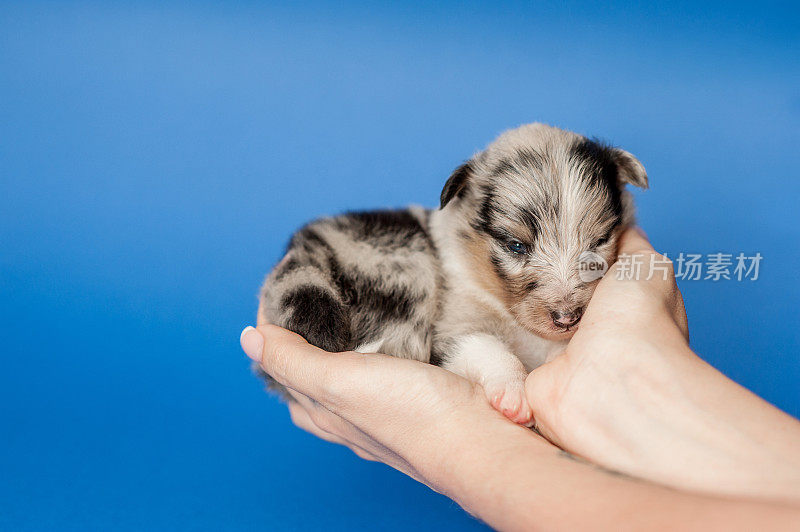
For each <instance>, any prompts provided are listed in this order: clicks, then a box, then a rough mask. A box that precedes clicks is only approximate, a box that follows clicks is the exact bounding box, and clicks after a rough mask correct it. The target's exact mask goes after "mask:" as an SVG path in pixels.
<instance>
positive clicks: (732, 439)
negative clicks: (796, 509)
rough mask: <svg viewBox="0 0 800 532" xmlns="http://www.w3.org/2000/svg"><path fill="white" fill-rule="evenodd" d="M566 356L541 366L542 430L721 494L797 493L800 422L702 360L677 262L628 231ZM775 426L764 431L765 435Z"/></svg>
mask: <svg viewBox="0 0 800 532" xmlns="http://www.w3.org/2000/svg"><path fill="white" fill-rule="evenodd" d="M619 253H620V254H621V255H622V254H626V255H629V256H636V257H638V258H639V260H638V263H639V264H641V272H640V275H639V276H638V278H636V279H630V280H629V279H621V278H619V276H618V271H619V268H620V267H621V266H620V264H619V263H617V264H615V265H613V266H612V267H611V268H610V269H609V271H608V273H607V274H606V276H605V277H604V278H603V279H602V280H601V281H600V282H599V284H598V286H597V289H596V291H595V293H594V296H593V297H592V300H591V302H590V303H589V305H588V307H587V309H586V312H585V314H584V316H583V319H582V321H581V325H580V328H579V330H578V331H577V332H576V333H575V335H574V337H573V338H572V340H571V341H570V343H569V344H568V346H567V349H566V351H565V352H564V354H562V355H561V356H559V357H557V358H555V359H554V360H552V361H550V362H548V363H547V364H544V365H543V366H541V367H539V368H537V369H536V370H534V371H533V372H532V373H531V374H530V375H529V376H528V379H527V381H526V394H527V398H528V401H529V402H530V404H531V407H532V409H533V411H534V418H535V422H536V427H537V429H538V430H539V431H540V432H541V433H542V434H543V435H545V436H546V437H547V438H548V439H549V440H551V441H552V442H555V443H556V444H558V445H559V446H561V447H562V448H564V449H565V450H568V451H569V452H571V453H574V454H576V455H579V456H581V457H583V458H585V459H587V460H590V461H592V462H595V463H597V464H600V465H603V466H605V467H608V468H611V469H614V470H617V471H621V472H625V473H628V474H632V475H635V476H639V477H641V478H647V479H650V480H655V481H659V482H662V483H665V484H669V485H672V486H676V487H682V488H691V489H699V490H704V491H709V492H714V493H725V494H735V495H761V496H775V497H797V496H800V456H799V455H798V449H800V424H798V423H797V421H796V420H794V419H793V418H791V417H790V416H787V415H786V414H784V413H782V412H780V411H778V410H777V409H775V408H774V407H772V406H771V405H768V404H767V403H765V402H764V401H763V400H761V399H759V398H758V397H756V396H754V395H753V394H751V393H750V392H748V391H747V390H745V389H744V388H741V387H740V386H738V385H737V384H735V383H733V382H732V381H730V380H728V379H727V378H726V377H725V376H723V375H722V374H721V373H719V372H718V371H716V370H715V369H714V368H712V367H711V366H709V365H708V364H706V363H705V362H703V361H702V360H701V359H700V358H698V357H697V356H696V355H695V354H694V353H693V352H692V350H691V349H690V348H689V345H688V328H687V320H686V313H685V309H684V305H683V299H682V297H681V294H680V291H679V290H678V288H677V286H676V283H675V278H674V273H673V271H672V268H671V265H668V266H667V268H666V272H665V273H662V272H661V271H655V270H653V271H652V275H651V271H650V270H651V265H652V264H653V263H651V257H652V259H653V260H654V261H655V264H656V265H660V264H661V263H662V262H663V263H665V264H667V263H668V261H665V257H663V256H661V255H659V254H657V253H656V252H655V251H654V250H653V248H652V246H650V244H649V242H648V241H647V239H646V238H645V237H644V235H643V234H641V233H639V232H638V231H637V230H635V229H629V230H627V231H626V232H625V233H624V234H623V235H622V238H621V241H620V249H619ZM767 434H769V436H768V437H765V436H766V435H767Z"/></svg>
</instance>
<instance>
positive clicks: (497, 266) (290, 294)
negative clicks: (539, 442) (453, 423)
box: [261, 124, 647, 424]
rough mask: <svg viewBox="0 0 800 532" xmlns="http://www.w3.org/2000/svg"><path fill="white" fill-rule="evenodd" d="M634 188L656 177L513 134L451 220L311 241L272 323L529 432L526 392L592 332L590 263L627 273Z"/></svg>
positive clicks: (349, 226)
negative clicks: (400, 367) (622, 241)
mask: <svg viewBox="0 0 800 532" xmlns="http://www.w3.org/2000/svg"><path fill="white" fill-rule="evenodd" d="M628 183H629V184H632V185H635V186H638V187H642V188H646V187H647V174H646V173H645V169H644V167H643V166H642V164H641V163H640V162H639V161H638V160H637V159H636V158H635V157H634V156H633V155H631V154H630V153H628V152H626V151H624V150H621V149H618V148H613V147H610V146H606V145H604V144H601V143H599V142H597V141H594V140H590V139H587V138H585V137H583V136H580V135H577V134H575V133H571V132H568V131H564V130H561V129H557V128H554V127H550V126H546V125H543V124H529V125H525V126H522V127H519V128H517V129H513V130H510V131H507V132H505V133H503V134H502V135H500V137H498V138H497V139H496V140H495V141H494V142H492V143H491V144H490V145H489V146H488V147H487V148H486V149H485V150H484V151H482V152H480V153H478V154H476V155H475V156H473V157H472V158H471V159H470V160H469V161H467V162H466V163H464V164H463V165H461V166H460V167H458V168H457V169H456V170H455V171H454V172H453V174H452V175H451V176H450V178H449V179H448V180H447V182H446V183H445V185H444V189H443V190H442V194H441V206H440V208H439V209H437V210H424V209H422V208H418V207H411V208H409V209H405V210H395V211H373V212H357V213H349V214H344V215H341V216H337V217H333V218H323V219H320V220H317V221H314V222H311V223H310V224H308V225H307V226H305V227H304V228H302V229H301V230H300V231H298V232H297V233H296V234H295V235H294V237H293V238H292V240H291V242H290V244H289V247H288V250H287V253H286V256H285V257H284V258H283V259H282V260H281V261H280V262H279V264H278V265H277V266H276V267H275V268H274V270H273V271H272V272H271V273H270V274H269V276H268V277H267V279H266V282H265V283H264V286H263V288H262V290H261V309H262V310H261V312H262V313H263V317H264V318H265V319H266V320H267V321H268V322H270V323H273V324H276V325H280V326H281V327H285V328H287V329H290V330H292V331H295V332H297V333H299V334H301V335H302V336H304V337H305V338H306V340H308V341H309V342H310V343H312V344H314V345H317V346H319V347H321V348H323V349H325V350H327V351H334V352H340V351H346V350H355V351H360V352H364V353H372V352H381V353H387V354H390V355H394V356H398V357H403V358H410V359H415V360H419V361H423V362H430V363H432V364H436V365H439V366H441V367H443V368H445V369H448V370H450V371H453V372H455V373H457V374H459V375H461V376H463V377H466V378H467V379H469V380H471V381H473V382H476V383H478V384H480V385H481V386H482V387H483V389H484V391H485V393H486V396H487V398H488V400H489V401H490V402H491V404H492V405H493V406H494V407H495V408H496V409H497V410H499V411H500V412H502V413H503V414H504V415H506V416H507V417H508V418H509V419H511V420H513V421H515V422H517V423H520V424H529V423H530V422H531V417H532V415H531V410H530V407H529V406H528V404H527V402H526V400H525V395H524V381H525V378H526V376H527V374H528V372H530V370H532V369H534V368H536V367H537V366H539V365H540V364H542V363H543V362H545V361H546V360H548V359H549V358H551V357H553V356H555V355H556V354H558V353H559V352H560V351H562V350H563V349H564V346H565V345H566V342H567V340H569V338H571V337H572V335H573V334H574V332H575V330H576V329H577V327H578V326H579V322H580V319H581V316H582V314H583V310H584V309H585V308H586V305H587V303H588V302H589V299H590V298H591V296H592V292H593V291H594V288H595V285H596V283H597V280H596V279H595V280H586V278H585V276H583V275H581V272H580V262H581V256H582V254H584V253H586V252H593V253H595V254H596V256H599V257H600V258H601V260H604V261H606V262H607V263H609V264H610V263H611V262H613V261H614V260H615V258H616V244H617V238H618V236H619V234H620V233H621V231H622V230H623V229H624V228H625V227H626V226H627V225H629V224H631V223H632V221H633V214H634V209H633V202H632V198H631V195H630V194H629V192H627V191H626V190H625V185H626V184H628ZM265 378H267V381H268V382H271V380H270V379H269V377H268V376H266V375H265ZM271 387H272V388H279V386H277V385H276V384H275V383H274V382H271Z"/></svg>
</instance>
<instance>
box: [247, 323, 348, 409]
mask: <svg viewBox="0 0 800 532" xmlns="http://www.w3.org/2000/svg"><path fill="white" fill-rule="evenodd" d="M240 341H241V344H242V349H243V350H244V352H245V353H247V356H249V357H250V358H252V359H253V360H255V361H256V362H258V363H259V364H260V365H261V367H262V369H263V370H264V371H265V372H266V373H267V374H269V375H270V376H271V377H272V378H273V379H275V380H276V381H278V382H279V383H281V384H283V385H284V386H286V387H287V388H291V389H293V390H297V391H298V392H300V393H301V394H303V395H306V396H308V397H311V398H313V399H315V400H317V401H320V402H324V401H325V399H326V398H327V395H328V393H329V390H328V386H327V384H326V383H328V382H331V381H333V380H335V379H334V378H333V377H334V376H333V375H332V372H334V371H336V368H334V367H331V366H334V365H332V364H329V361H330V357H331V354H330V353H327V352H326V351H323V350H322V349H320V348H318V347H315V346H313V345H311V344H309V343H308V342H306V340H305V339H304V338H303V337H302V336H300V335H298V334H295V333H293V332H291V331H287V330H286V329H282V328H280V327H277V326H275V325H269V324H267V325H261V326H259V328H258V329H254V328H253V327H247V328H245V330H244V331H242V335H241V340H240ZM337 357H338V358H339V360H337V364H336V365H335V366H336V367H339V366H341V365H342V364H346V361H345V360H344V359H343V358H342V357H340V356H339V355H337Z"/></svg>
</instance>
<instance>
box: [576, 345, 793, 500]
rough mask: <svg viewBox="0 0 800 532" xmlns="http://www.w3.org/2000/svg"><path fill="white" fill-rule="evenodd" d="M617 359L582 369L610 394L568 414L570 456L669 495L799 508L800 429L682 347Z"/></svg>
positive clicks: (790, 419) (783, 414)
mask: <svg viewBox="0 0 800 532" xmlns="http://www.w3.org/2000/svg"><path fill="white" fill-rule="evenodd" d="M621 358H623V359H624V360H623V361H620V360H619V359H617V360H616V361H615V363H613V364H605V363H603V361H600V362H598V363H595V361H590V362H589V363H590V364H592V369H591V375H592V379H597V380H600V381H606V382H608V383H610V386H609V388H610V389H612V390H613V393H612V394H610V395H609V396H607V397H604V398H595V399H593V400H588V401H585V402H582V404H581V407H580V408H578V407H572V408H570V412H569V415H570V416H572V417H571V418H570V422H571V424H572V426H575V427H581V430H580V431H579V432H576V434H577V438H578V439H575V440H571V441H570V445H568V446H567V447H568V448H575V449H576V450H577V451H578V452H579V453H580V454H581V455H582V456H584V457H586V458H587V459H589V460H592V461H595V462H598V463H603V464H605V465H607V466H609V467H612V468H614V469H618V470H620V471H625V472H626V473H629V474H632V475H635V476H638V477H641V478H648V479H650V480H654V481H656V482H660V483H663V484H667V485H670V486H675V487H679V488H686V489H692V490H698V491H704V492H708V493H714V494H724V495H741V496H759V497H764V498H770V499H783V500H788V501H800V423H798V422H797V421H796V420H794V419H793V418H791V417H790V416H788V415H787V414H785V413H783V412H781V411H780V410H778V409H776V408H775V407H773V406H771V405H769V404H768V403H766V402H765V401H763V400H762V399H760V398H758V397H757V396H755V395H753V394H752V393H750V392H749V391H747V390H746V389H744V388H742V387H741V386H739V385H738V384H736V383H734V382H733V381H731V380H730V379H728V378H727V377H725V376H724V375H722V374H721V373H720V372H718V371H717V370H716V369H714V368H713V367H711V366H709V365H708V364H706V363H705V362H703V361H702V360H701V359H699V358H698V357H697V356H696V355H695V354H694V353H693V352H691V351H690V350H689V348H688V347H686V346H683V347H680V348H671V349H664V348H663V347H662V346H659V348H658V349H653V350H648V349H647V348H643V349H642V350H640V351H637V352H636V353H628V354H624V355H622V356H621ZM608 412H613V415H608Z"/></svg>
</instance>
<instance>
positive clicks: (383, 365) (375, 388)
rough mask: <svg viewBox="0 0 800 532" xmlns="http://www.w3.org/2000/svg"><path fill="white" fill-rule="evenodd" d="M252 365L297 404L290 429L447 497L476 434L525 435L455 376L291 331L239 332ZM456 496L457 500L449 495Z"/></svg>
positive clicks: (292, 406) (262, 326) (268, 328)
mask: <svg viewBox="0 0 800 532" xmlns="http://www.w3.org/2000/svg"><path fill="white" fill-rule="evenodd" d="M241 344H242V348H243V349H244V351H245V352H246V353H247V354H248V356H249V357H250V358H252V359H253V360H255V361H256V362H258V363H259V364H260V365H261V367H262V368H263V369H264V371H265V372H267V373H268V374H269V375H271V376H272V377H273V378H274V379H275V380H277V381H278V382H279V383H280V384H282V385H283V386H285V387H286V388H287V389H288V391H289V393H290V394H291V396H292V398H293V399H294V401H291V402H290V403H289V411H290V413H291V416H292V421H293V422H294V423H295V425H297V426H298V427H300V428H302V429H304V430H306V431H308V432H310V433H311V434H314V435H316V436H318V437H320V438H322V439H324V440H327V441H330V442H334V443H339V444H342V445H345V446H347V447H349V448H350V449H352V450H353V452H355V453H356V454H357V455H358V456H360V457H362V458H365V459H367V460H379V461H381V462H384V463H386V464H388V465H390V466H392V467H394V468H395V469H398V470H400V471H402V472H403V473H405V474H407V475H409V476H411V477H413V478H415V479H416V480H418V481H420V482H423V483H425V484H427V485H428V486H430V487H432V488H433V489H436V490H437V491H446V490H447V487H446V482H447V481H448V480H449V479H450V478H449V477H448V476H447V475H446V474H445V471H443V469H445V470H446V469H447V468H448V466H446V464H448V463H451V462H452V459H451V457H452V455H453V453H458V449H459V448H461V447H462V446H464V445H465V444H470V442H471V441H474V440H475V437H474V432H475V431H476V430H478V429H480V430H484V431H486V434H487V435H488V434H491V431H492V427H498V428H500V430H501V431H507V430H508V427H510V428H511V429H514V430H520V431H523V432H524V431H525V429H521V428H519V427H515V426H514V425H512V424H510V423H508V422H507V421H506V420H505V419H504V418H503V416H502V415H501V414H499V413H498V412H496V411H495V410H494V409H493V408H492V407H491V406H490V405H489V404H488V403H487V401H486V399H485V397H484V394H483V392H482V390H481V389H480V388H479V387H477V386H476V385H474V384H472V383H470V382H469V381H467V380H466V379H463V378H461V377H459V376H457V375H455V374H454V373H451V372H449V371H446V370H443V369H441V368H439V367H436V366H432V365H429V364H423V363H421V362H417V361H412V360H406V359H401V358H396V357H390V356H387V355H380V354H362V353H356V352H345V353H328V352H326V351H323V350H321V349H319V348H317V347H315V346H313V345H311V344H309V343H308V342H306V341H305V340H304V339H303V338H302V337H301V336H299V335H297V334H294V333H292V332H290V331H287V330H285V329H282V328H280V327H276V326H273V325H268V324H266V323H262V324H260V325H259V326H258V329H253V328H252V327H249V328H247V329H245V330H244V331H243V332H242V337H241ZM451 496H454V495H451Z"/></svg>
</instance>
